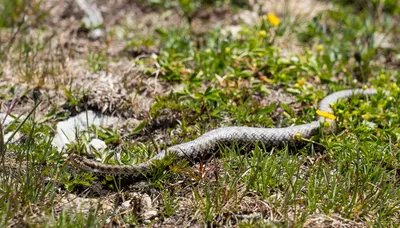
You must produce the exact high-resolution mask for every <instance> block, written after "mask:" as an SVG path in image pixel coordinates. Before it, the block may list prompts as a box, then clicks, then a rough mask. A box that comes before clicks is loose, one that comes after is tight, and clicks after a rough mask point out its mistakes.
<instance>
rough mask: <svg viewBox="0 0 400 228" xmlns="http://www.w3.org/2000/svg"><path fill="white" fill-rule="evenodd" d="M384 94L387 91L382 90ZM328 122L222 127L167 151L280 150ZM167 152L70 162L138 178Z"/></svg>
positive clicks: (331, 99)
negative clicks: (244, 146)
mask: <svg viewBox="0 0 400 228" xmlns="http://www.w3.org/2000/svg"><path fill="white" fill-rule="evenodd" d="M383 92H384V93H387V92H386V91H383ZM376 93H377V90H376V89H365V90H364V89H354V90H343V91H339V92H336V93H333V94H330V95H329V96H327V97H325V98H324V99H323V100H322V101H321V103H320V105H319V107H318V109H319V110H321V111H322V112H328V113H333V110H332V109H331V108H330V105H331V104H333V103H335V102H336V101H337V100H338V99H340V98H348V97H351V96H353V95H362V96H367V95H373V94H376ZM323 122H329V123H330V126H331V127H330V128H329V129H328V131H333V130H334V129H335V121H334V120H331V119H327V118H324V117H318V119H317V120H316V121H313V122H311V123H308V124H302V125H297V126H291V127H285V128H256V127H222V128H218V129H215V130H212V131H209V132H207V133H205V134H204V135H202V136H200V137H198V138H197V139H194V140H192V141H189V142H186V143H182V144H179V145H175V146H171V147H169V148H168V149H167V150H166V151H168V152H173V153H176V156H177V157H178V158H180V159H185V158H198V157H202V156H204V155H207V154H212V153H213V152H215V150H216V149H217V148H218V146H219V145H221V144H226V143H232V142H237V143H258V142H261V143H263V144H264V145H266V146H268V147H280V146H283V145H285V144H287V143H290V142H294V141H295V139H296V138H297V137H299V136H300V135H301V137H302V138H307V139H308V138H310V137H311V136H313V135H315V134H316V133H317V132H318V130H319V128H320V125H321V123H323ZM166 151H165V150H163V151H162V152H160V153H159V154H157V155H156V156H155V157H153V158H152V159H150V160H149V161H146V162H143V163H141V164H138V165H133V166H128V165H106V164H102V163H100V162H97V161H93V160H89V159H86V158H83V157H80V156H78V155H75V154H72V155H71V156H70V161H71V163H72V165H73V166H75V167H77V168H79V169H82V170H85V171H89V172H93V173H98V174H103V175H122V176H132V177H138V176H142V175H146V174H148V173H149V172H150V170H151V168H152V165H153V162H154V161H156V160H161V159H163V158H164V157H165V156H166Z"/></svg>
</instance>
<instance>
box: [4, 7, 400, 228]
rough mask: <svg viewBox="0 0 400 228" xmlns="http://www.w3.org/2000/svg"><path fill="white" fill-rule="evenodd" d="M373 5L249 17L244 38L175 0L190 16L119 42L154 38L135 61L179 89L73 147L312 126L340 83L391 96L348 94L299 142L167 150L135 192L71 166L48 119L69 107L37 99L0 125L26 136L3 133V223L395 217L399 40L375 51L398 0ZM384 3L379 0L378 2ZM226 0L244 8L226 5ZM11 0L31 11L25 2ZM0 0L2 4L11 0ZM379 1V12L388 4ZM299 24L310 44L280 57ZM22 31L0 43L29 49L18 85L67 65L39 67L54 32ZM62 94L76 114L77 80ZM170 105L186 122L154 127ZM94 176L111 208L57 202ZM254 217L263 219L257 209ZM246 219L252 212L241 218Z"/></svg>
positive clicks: (101, 53) (92, 66) (117, 148)
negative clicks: (153, 213) (202, 29)
mask: <svg viewBox="0 0 400 228" xmlns="http://www.w3.org/2000/svg"><path fill="white" fill-rule="evenodd" d="M338 2H342V3H343V2H346V1H338ZM372 2H373V4H374V5H373V6H374V7H372V8H365V9H362V8H361V9H359V8H357V7H355V6H348V5H346V6H343V5H337V6H336V8H334V9H333V10H329V11H324V12H321V13H320V14H319V15H318V16H316V17H315V18H313V19H310V20H307V21H293V20H290V18H281V24H280V25H279V26H274V25H272V24H271V23H270V22H269V21H268V19H267V18H264V19H263V20H261V21H260V23H259V24H257V25H255V26H248V25H242V31H241V32H240V33H239V35H238V36H236V37H235V36H233V35H232V34H225V33H222V31H221V30H222V29H221V28H215V29H213V30H210V31H209V32H207V33H206V34H203V35H195V34H196V33H195V32H194V31H192V29H193V28H192V27H191V26H190V17H192V16H193V15H194V12H195V11H196V10H200V9H202V7H205V5H207V4H210V2H209V1H193V2H191V1H190V2H187V1H173V2H172V3H173V5H172V7H177V8H178V9H180V10H181V11H182V12H183V15H184V17H186V18H187V19H188V22H189V23H188V24H186V25H182V26H175V27H173V26H171V27H169V28H158V29H156V30H155V31H152V33H151V35H149V37H142V36H140V37H139V38H138V39H132V40H130V39H131V38H129V37H124V42H125V45H126V46H125V47H126V48H127V49H128V48H136V47H137V46H140V45H141V44H143V45H145V46H153V45H154V46H157V47H158V48H159V52H158V54H153V55H152V56H148V57H141V58H137V59H134V61H135V63H136V64H137V66H138V67H140V69H142V72H143V73H144V74H147V75H152V74H156V73H157V74H158V73H159V74H160V77H161V79H162V80H163V82H164V83H166V84H168V85H179V89H175V90H172V91H171V92H170V93H169V94H167V95H162V96H159V97H157V98H156V99H155V101H154V102H153V104H152V106H151V108H150V111H149V118H147V119H145V120H143V122H142V123H141V124H140V125H139V126H138V127H137V128H136V129H134V130H131V131H130V132H123V131H119V130H111V129H104V128H96V127H91V128H90V132H91V133H92V134H91V136H89V137H88V136H87V135H84V134H82V135H79V139H78V141H77V142H76V143H75V144H74V145H71V146H70V147H69V149H68V152H74V153H83V154H84V153H85V152H86V147H87V144H88V142H89V141H90V139H91V138H99V139H102V140H104V141H105V142H106V143H107V145H108V146H109V148H108V149H107V150H106V152H105V154H102V155H100V154H97V153H96V156H98V157H99V158H101V159H102V160H103V161H104V162H105V163H108V164H125V165H132V164H138V163H140V162H143V161H146V160H148V159H149V158H151V157H153V156H154V155H155V154H156V153H157V152H158V151H159V150H161V149H165V148H168V147H169V146H170V145H176V144H179V143H182V142H187V141H190V140H192V139H195V138H197V137H199V136H200V135H201V134H203V133H205V132H207V131H209V130H211V129H215V128H218V127H221V126H243V125H246V126H257V127H276V126H291V125H298V124H303V123H308V122H310V121H312V120H314V119H315V117H316V108H317V104H318V102H319V101H320V100H321V99H322V98H323V97H325V96H326V95H327V94H329V93H332V92H334V91H339V90H342V89H348V88H360V87H375V88H379V91H381V89H382V88H384V89H385V90H387V91H389V95H387V96H386V95H384V94H383V93H382V92H380V93H379V94H377V95H374V96H369V97H366V98H360V97H354V98H351V99H348V100H340V101H339V102H337V103H336V104H335V105H333V108H334V110H335V115H336V116H337V123H338V124H337V132H335V133H330V134H326V133H324V132H323V131H321V132H320V133H319V134H318V135H317V136H315V137H313V138H312V139H310V140H304V144H305V145H304V146H302V147H293V146H292V147H289V146H287V147H284V148H269V147H268V145H254V148H248V147H239V146H238V145H235V144H233V145H231V146H225V145H221V146H220V148H219V150H218V151H217V153H218V154H219V155H217V156H212V157H211V158H199V159H198V160H196V161H176V160H174V157H173V156H171V157H170V159H166V160H165V161H160V162H158V163H157V164H156V167H155V169H154V170H153V172H152V174H153V175H152V176H151V177H150V176H149V177H147V179H145V183H146V184H145V186H144V187H139V188H138V189H137V188H129V185H125V184H124V182H122V181H120V180H119V179H118V178H113V177H105V178H102V177H97V176H94V175H93V174H90V173H85V172H80V171H78V172H77V171H76V170H74V169H72V168H71V167H69V166H68V161H67V154H66V152H62V153H60V152H58V151H57V150H56V149H55V148H53V147H52V146H51V140H52V137H53V136H54V133H55V130H54V122H51V121H49V120H55V119H61V118H63V117H62V116H66V115H67V114H60V113H58V110H55V109H52V111H50V112H49V113H46V116H45V117H44V118H42V119H41V121H37V120H35V118H34V117H35V116H36V115H38V114H37V113H38V110H35V109H33V110H32V112H30V113H29V115H25V117H21V118H19V119H18V120H16V121H15V122H14V123H12V124H10V125H8V126H6V127H5V126H2V125H1V122H0V126H1V127H0V130H1V131H0V133H1V134H0V139H2V138H3V137H4V136H5V135H6V134H8V133H10V132H11V133H13V132H14V133H16V132H19V133H20V134H21V135H22V136H23V137H22V138H20V139H19V140H17V141H10V142H9V143H2V142H3V140H0V153H1V156H2V158H3V160H2V161H3V164H2V171H1V173H0V218H1V220H0V224H1V226H11V225H17V226H48V227H76V226H78V227H82V226H87V227H101V226H104V225H115V226H118V225H127V224H130V225H133V226H135V225H144V224H149V223H150V225H151V224H152V223H155V224H157V223H159V222H160V223H161V222H163V221H166V220H168V219H175V220H177V219H180V218H182V219H187V220H189V221H191V218H192V217H193V219H194V220H193V222H194V223H196V224H201V225H207V226H219V225H226V226H230V225H237V226H240V227H252V226H261V227H263V226H294V227H300V226H303V225H304V223H305V222H306V221H308V218H309V216H311V215H317V214H323V215H327V216H332V217H334V216H339V217H341V218H344V219H347V220H348V221H349V222H353V223H354V222H360V223H362V224H364V225H367V226H381V227H396V226H399V225H400V220H399V218H400V188H399V170H400V152H399V147H400V144H399V140H400V130H399V129H400V115H399V114H400V113H399V111H400V104H399V98H400V87H399V86H400V81H399V80H400V71H399V69H398V65H396V64H390V63H393V62H396V61H399V57H398V54H396V53H398V52H399V51H400V49H399V46H398V45H397V46H396V44H394V45H393V47H392V48H380V47H379V46H378V45H377V44H376V43H375V42H374V37H376V36H377V35H378V34H385V36H388V37H395V36H396V35H397V36H398V35H399V33H400V31H399V30H398V28H396V27H395V24H394V21H395V20H397V21H398V18H397V19H396V13H395V12H397V11H398V7H397V8H394V9H391V8H390V7H391V5H392V4H395V3H394V2H395V1H372ZM379 2H380V3H382V4H383V5H382V7H381V8H379V7H376V6H377V5H376V4H378V3H379ZM167 3H171V2H170V1H168V2H167V1H152V3H151V5H152V7H154V8H156V9H159V8H161V9H164V8H165V7H167V8H168V7H170V6H168V5H167ZM228 3H229V4H230V5H235V4H236V2H234V1H225V3H224V4H228ZM7 4H11V3H7ZM12 4H22V5H21V7H22V6H23V4H25V3H24V2H23V1H22V2H19V1H15V2H14V1H13V2H12ZM185 4H189V5H185ZM214 4H217V5H218V4H223V1H217V2H215V3H214ZM0 5H3V7H4V2H1V1H0ZM235 6H236V5H235ZM7 7H8V5H7ZM185 7H186V8H185ZM240 7H242V5H241V6H240ZM12 9H14V11H12ZM12 9H11V8H3V10H4V12H5V13H7V15H11V16H10V17H7V20H5V19H1V18H3V17H0V19H1V20H0V28H2V29H9V27H11V28H15V25H13V24H14V23H15V21H17V20H18V19H19V18H20V17H21V15H22V11H21V10H20V7H13V8H12ZM371 10H373V11H374V12H378V10H380V11H379V13H380V14H379V15H377V14H372V13H371ZM354 12H357V14H354ZM33 15H41V14H40V13H34V14H33ZM33 18H37V17H33ZM28 24H29V23H28ZM13 26H14V27H13ZM126 29H128V28H126ZM1 31H3V30H1ZM290 34H294V35H295V36H294V37H295V38H296V40H292V42H295V43H297V45H299V46H300V47H301V49H302V51H301V52H299V53H296V54H293V55H290V56H287V55H283V54H282V53H283V52H284V51H285V47H284V46H282V43H284V41H285V40H286V39H288V37H289V36H290ZM291 37H293V36H291ZM126 39H128V40H126ZM17 41H18V42H9V43H6V44H2V45H1V46H0V50H5V49H3V48H6V49H7V50H10V51H11V52H12V53H14V54H16V55H18V56H20V57H21V58H19V59H18V62H17V63H18V66H19V68H20V72H22V73H21V74H19V76H18V77H21V79H23V81H35V80H39V82H40V83H39V84H44V83H45V81H46V80H47V79H48V78H51V77H54V76H55V75H56V74H58V73H59V72H60V71H61V69H62V68H61V65H62V63H63V60H62V59H60V60H57V61H58V63H56V64H55V65H54V67H51V66H49V68H46V69H48V70H46V69H44V70H43V69H41V70H39V69H38V67H37V66H42V64H43V63H44V60H43V59H42V58H41V57H39V56H40V55H39V54H40V53H42V54H43V53H48V54H47V55H46V56H53V54H54V53H53V52H52V50H51V48H49V42H50V41H51V39H47V40H46V39H44V40H42V39H41V38H38V37H29V36H28V37H18V40H17ZM54 56H56V55H54ZM57 56H58V55H57ZM62 56H63V55H62ZM396 56H397V57H396ZM81 58H82V60H83V61H82V62H84V64H85V67H86V69H87V70H88V71H89V72H92V73H97V72H101V71H104V72H108V70H109V69H108V60H109V59H110V56H108V54H107V52H106V50H96V51H91V52H89V53H85V54H84V55H83V56H81ZM382 58H384V60H385V61H382ZM396 58H397V60H396ZM115 59H118V57H116V58H115ZM8 61H16V60H15V58H9V59H8ZM57 61H56V62H57ZM11 64H15V62H11ZM58 64H60V66H59V65H58ZM16 65H17V64H16ZM2 71H3V68H2V69H0V72H2ZM0 78H1V74H0ZM63 88H64V87H63ZM277 89H281V90H283V91H285V92H286V93H287V94H288V96H289V95H290V96H291V99H292V100H293V101H294V102H293V103H291V104H286V103H284V102H283V103H279V102H272V103H270V104H269V105H266V106H265V105H263V104H262V102H261V101H262V99H263V98H266V97H268V95H269V94H271V92H272V91H273V90H277ZM10 90H11V89H10ZM3 93H4V94H5V95H4V96H3ZM64 95H65V97H66V105H67V106H68V107H70V109H71V110H69V111H70V112H71V113H72V112H78V111H79V110H80V109H81V108H82V107H83V106H82V104H83V103H85V100H84V98H83V97H84V95H82V93H81V92H80V91H79V90H75V89H74V88H72V86H71V87H68V88H66V89H64ZM21 96H22V95H21ZM9 97H10V94H9V93H8V92H4V91H0V98H1V99H2V100H0V102H1V103H3V102H4V106H5V107H10V102H9V100H10V98H9ZM22 97H23V98H24V97H25V98H26V96H25V95H24V96H22ZM17 105H18V104H17ZM38 107H40V104H38ZM13 108H14V107H12V105H11V107H10V109H13ZM165 110H169V111H170V112H171V113H174V114H176V115H174V117H173V118H175V119H177V121H172V122H173V124H168V125H167V124H164V125H163V124H158V125H157V124H156V123H157V121H158V120H162V119H163V118H164V117H165ZM279 110H280V111H279ZM11 111H12V110H11ZM67 111H68V110H67ZM64 112H66V111H65V110H64ZM276 113H278V114H279V115H276ZM168 115H169V114H168V112H167V115H166V116H167V117H168ZM60 116H61V117H60ZM0 121H2V120H1V119H0ZM166 125H167V126H168V127H165V126H166ZM14 136H18V135H17V134H15V135H14ZM160 138H162V139H165V140H160ZM117 154H119V156H116V155H117ZM4 158H6V159H4ZM98 185H100V186H103V188H105V189H109V190H110V192H112V193H115V195H112V196H109V198H106V197H104V196H103V197H99V196H97V197H98V198H100V199H101V200H104V204H106V201H107V199H111V200H112V201H113V206H112V207H111V208H108V210H107V211H104V210H102V209H101V205H102V201H101V200H100V202H99V205H92V207H91V209H90V210H89V211H80V210H79V209H78V208H77V207H72V208H69V207H68V205H69V204H68V205H67V204H60V202H61V200H60V199H61V198H63V197H64V198H66V195H67V194H70V193H73V194H76V195H79V196H80V197H83V198H85V197H88V198H90V197H92V196H93V194H94V193H93V189H96V186H98ZM128 192H135V193H137V194H139V195H140V196H143V195H144V194H148V195H150V198H151V199H152V203H153V204H154V205H156V206H155V209H156V210H157V217H158V218H159V220H158V221H156V220H152V221H145V219H144V218H143V217H142V212H143V211H140V209H137V208H141V206H140V204H139V203H137V202H136V201H132V202H133V204H130V205H131V207H130V208H129V210H127V211H120V209H117V208H119V206H120V205H121V204H122V203H123V202H125V201H126V200H127V199H128V200H133V199H134V197H133V198H132V196H131V195H129V194H128ZM94 195H95V194H94ZM95 197H96V195H95ZM135 203H136V204H135ZM132 205H133V206H132ZM138 205H139V206H138ZM254 213H258V217H257V216H256V217H251V216H254ZM189 215H190V218H189V217H188V216H189ZM271 215H272V216H271ZM245 216H249V217H250V219H243V217H245Z"/></svg>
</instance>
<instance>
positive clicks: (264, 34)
mask: <svg viewBox="0 0 400 228" xmlns="http://www.w3.org/2000/svg"><path fill="white" fill-rule="evenodd" d="M258 36H260V37H263V38H265V37H267V31H265V30H261V31H259V32H258Z"/></svg>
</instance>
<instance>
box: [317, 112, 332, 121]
mask: <svg viewBox="0 0 400 228" xmlns="http://www.w3.org/2000/svg"><path fill="white" fill-rule="evenodd" d="M317 115H319V116H322V117H324V118H327V119H331V120H334V119H336V116H335V115H333V114H332V113H329V112H327V111H321V110H317Z"/></svg>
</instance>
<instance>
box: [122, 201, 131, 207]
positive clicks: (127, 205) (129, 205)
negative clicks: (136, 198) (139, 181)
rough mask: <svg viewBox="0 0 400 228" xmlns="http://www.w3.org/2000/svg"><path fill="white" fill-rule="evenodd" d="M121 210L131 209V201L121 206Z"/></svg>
mask: <svg viewBox="0 0 400 228" xmlns="http://www.w3.org/2000/svg"><path fill="white" fill-rule="evenodd" d="M121 207H122V208H130V207H131V200H127V201H125V202H123V203H122V204H121Z"/></svg>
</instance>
